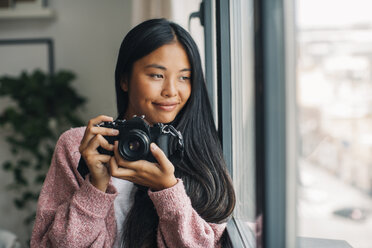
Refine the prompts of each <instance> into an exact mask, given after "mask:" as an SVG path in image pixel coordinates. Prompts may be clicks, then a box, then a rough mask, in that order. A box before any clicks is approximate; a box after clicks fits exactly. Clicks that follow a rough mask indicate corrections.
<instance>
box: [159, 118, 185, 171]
mask: <svg viewBox="0 0 372 248" xmlns="http://www.w3.org/2000/svg"><path fill="white" fill-rule="evenodd" d="M162 131H163V132H164V133H169V134H170V135H172V136H173V137H175V138H176V139H177V144H176V150H175V151H174V152H173V154H172V155H171V156H170V157H169V160H170V161H171V162H172V163H173V164H178V163H179V162H181V161H182V159H183V153H184V148H185V146H184V142H183V136H182V134H181V132H180V131H177V129H176V128H175V127H173V126H172V125H164V127H163V130H162Z"/></svg>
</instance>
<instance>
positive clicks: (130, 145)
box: [128, 140, 141, 152]
mask: <svg viewBox="0 0 372 248" xmlns="http://www.w3.org/2000/svg"><path fill="white" fill-rule="evenodd" d="M140 147H141V143H139V142H138V140H132V141H129V142H128V148H129V150H130V151H132V152H136V151H138V149H140Z"/></svg>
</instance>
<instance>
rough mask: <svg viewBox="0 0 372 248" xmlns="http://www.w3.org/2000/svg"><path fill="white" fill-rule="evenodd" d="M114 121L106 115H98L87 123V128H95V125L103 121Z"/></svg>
mask: <svg viewBox="0 0 372 248" xmlns="http://www.w3.org/2000/svg"><path fill="white" fill-rule="evenodd" d="M113 120H114V119H113V118H112V117H111V116H107V115H99V116H97V117H95V118H93V119H91V120H90V121H89V122H88V127H90V126H95V125H97V124H100V123H101V122H105V121H113Z"/></svg>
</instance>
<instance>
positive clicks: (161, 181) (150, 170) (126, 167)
mask: <svg viewBox="0 0 372 248" xmlns="http://www.w3.org/2000/svg"><path fill="white" fill-rule="evenodd" d="M150 150H151V152H152V155H153V156H154V158H155V159H156V160H157V161H158V163H151V162H149V161H146V160H138V161H126V160H124V159H123V158H122V157H121V156H120V154H119V153H118V142H117V141H116V142H115V148H114V153H115V156H114V157H112V158H111V159H110V162H109V164H110V172H111V175H112V176H114V177H117V178H121V179H125V180H128V181H131V182H133V183H136V184H139V185H143V186H146V187H149V188H150V189H151V190H154V191H158V190H162V189H166V188H170V187H172V186H174V185H175V184H176V183H177V179H176V177H175V176H174V166H173V164H172V163H171V162H170V161H169V160H168V158H167V156H165V154H164V152H163V151H162V150H161V149H160V148H159V147H158V146H157V145H156V144H155V143H152V144H151V146H150Z"/></svg>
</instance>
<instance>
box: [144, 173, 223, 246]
mask: <svg viewBox="0 0 372 248" xmlns="http://www.w3.org/2000/svg"><path fill="white" fill-rule="evenodd" d="M148 194H149V196H150V198H151V200H152V201H153V203H154V206H155V208H156V211H157V213H158V215H159V228H158V234H157V242H158V246H159V247H170V248H172V247H192V248H197V247H201V248H207V247H219V246H220V245H219V240H220V238H221V236H222V234H223V232H224V230H225V228H226V223H223V224H214V223H208V222H206V221H205V220H204V219H203V218H202V217H200V216H199V215H198V213H197V212H196V211H195V209H194V208H193V207H192V205H191V200H190V198H189V197H188V196H187V194H186V191H185V188H184V185H183V182H182V180H180V179H178V183H177V184H176V185H175V186H173V187H171V188H168V189H165V190H161V191H157V192H152V191H150V190H149V191H148Z"/></svg>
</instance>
